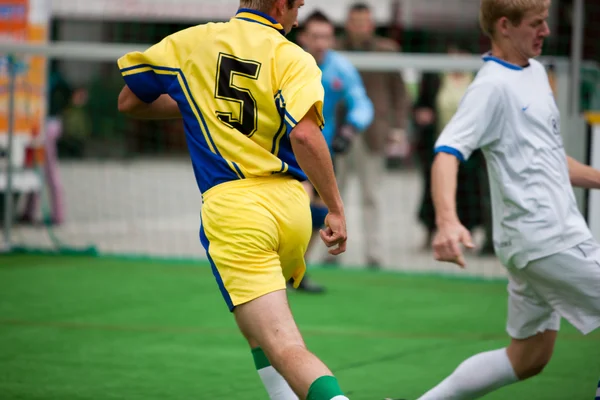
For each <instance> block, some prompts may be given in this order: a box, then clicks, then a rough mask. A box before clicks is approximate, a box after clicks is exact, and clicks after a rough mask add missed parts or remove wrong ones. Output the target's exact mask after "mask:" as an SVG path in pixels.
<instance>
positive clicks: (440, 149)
mask: <svg viewBox="0 0 600 400" xmlns="http://www.w3.org/2000/svg"><path fill="white" fill-rule="evenodd" d="M433 153H434V154H438V153H447V154H450V155H453V156H454V157H456V158H458V160H459V161H460V162H465V157H464V156H463V155H462V153H461V152H460V150H458V149H455V148H454V147H450V146H439V147H436V148H435V150H433Z"/></svg>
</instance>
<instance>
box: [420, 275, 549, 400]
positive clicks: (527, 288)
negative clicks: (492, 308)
mask: <svg viewBox="0 0 600 400" xmlns="http://www.w3.org/2000/svg"><path fill="white" fill-rule="evenodd" d="M508 291H509V299H508V321H507V331H508V333H509V335H510V336H511V338H512V340H511V342H510V344H509V346H508V347H506V348H501V349H496V350H492V351H488V352H484V353H479V354H476V355H474V356H472V357H470V358H468V359H467V360H465V361H463V362H462V363H461V364H460V365H459V366H458V367H457V368H456V370H454V372H453V373H452V374H451V375H450V376H448V377H447V378H446V379H445V380H443V381H442V382H441V383H440V384H439V385H437V386H436V387H434V388H433V389H431V390H430V391H428V392H427V393H425V394H424V395H423V396H421V397H420V398H419V400H434V399H452V400H459V399H477V398H479V397H481V396H483V395H485V394H487V393H490V392H493V391H494V390H497V389H499V388H501V387H504V386H507V385H510V384H513V383H516V382H518V381H519V380H523V379H527V378H529V377H532V376H534V375H536V374H538V373H540V372H541V371H542V370H543V368H544V366H545V365H546V364H547V363H548V361H549V360H550V357H551V355H552V350H553V348H554V341H555V340H556V331H558V329H559V326H560V325H559V324H560V317H559V315H558V314H557V313H556V312H555V311H554V310H553V309H552V307H551V306H550V305H549V304H548V303H547V302H546V301H545V300H544V299H543V298H541V297H540V296H539V295H538V294H537V293H536V292H535V291H534V290H533V288H532V287H531V285H530V284H529V282H528V278H527V277H526V276H524V275H523V272H522V271H520V270H514V269H510V270H509V284H508Z"/></svg>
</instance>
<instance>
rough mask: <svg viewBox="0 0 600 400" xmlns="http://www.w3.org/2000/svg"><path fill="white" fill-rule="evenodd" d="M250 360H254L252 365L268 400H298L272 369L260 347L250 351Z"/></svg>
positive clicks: (281, 377) (283, 380)
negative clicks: (267, 395)
mask: <svg viewBox="0 0 600 400" xmlns="http://www.w3.org/2000/svg"><path fill="white" fill-rule="evenodd" d="M252 358H254V365H255V366H256V371H257V372H258V375H259V376H260V380H261V381H262V383H263V385H264V386H265V389H266V390H267V393H268V394H269V399H271V400H298V396H296V394H295V393H294V391H293V390H292V389H291V388H290V385H288V383H287V382H286V381H285V379H283V376H281V375H280V374H279V372H277V370H275V368H273V366H272V365H271V363H270V362H269V359H268V358H267V356H266V355H265V353H264V352H263V351H262V349H261V348H260V347H255V348H254V349H252Z"/></svg>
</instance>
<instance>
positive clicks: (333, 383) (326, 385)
mask: <svg viewBox="0 0 600 400" xmlns="http://www.w3.org/2000/svg"><path fill="white" fill-rule="evenodd" d="M306 400H348V398H347V397H346V396H344V393H342V389H341V388H340V384H339V383H338V381H337V379H336V378H335V377H334V376H322V377H320V378H318V379H317V380H316V381H314V382H313V383H312V385H310V388H309V389H308V396H307V397H306Z"/></svg>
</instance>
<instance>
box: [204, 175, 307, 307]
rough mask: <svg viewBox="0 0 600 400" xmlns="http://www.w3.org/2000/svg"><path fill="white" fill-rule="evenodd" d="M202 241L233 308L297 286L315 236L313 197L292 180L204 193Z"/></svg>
mask: <svg viewBox="0 0 600 400" xmlns="http://www.w3.org/2000/svg"><path fill="white" fill-rule="evenodd" d="M203 198H204V203H203V205H202V228H201V229H200V240H201V242H202V245H203V246H204V248H205V249H206V253H207V255H208V259H209V261H210V264H211V266H212V270H213V274H214V276H215V278H216V280H217V284H218V285H219V288H220V289H221V293H222V294H223V297H224V298H225V302H226V303H227V305H228V306H229V310H230V311H233V309H234V308H235V306H237V305H240V304H244V303H247V302H249V301H251V300H254V299H256V298H258V297H260V296H263V295H265V294H267V293H271V292H274V291H276V290H281V289H285V287H286V282H287V280H289V279H290V278H293V279H294V285H295V286H297V285H298V284H299V283H300V281H301V280H302V278H303V276H304V272H305V271H306V263H305V261H304V255H305V253H306V248H307V246H308V241H309V240H310V235H311V214H310V208H309V198H308V195H307V194H306V191H305V190H304V188H303V187H302V184H301V183H300V182H298V181H297V180H295V179H293V178H291V177H288V176H272V177H265V178H250V179H243V180H239V181H232V182H227V183H223V184H221V185H218V186H215V187H214V188H212V189H210V190H209V191H207V192H206V193H204V196H203Z"/></svg>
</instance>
